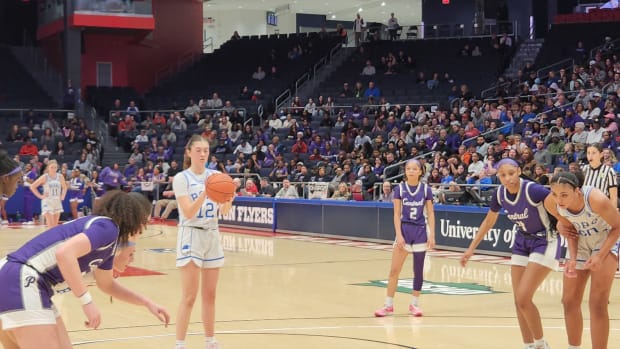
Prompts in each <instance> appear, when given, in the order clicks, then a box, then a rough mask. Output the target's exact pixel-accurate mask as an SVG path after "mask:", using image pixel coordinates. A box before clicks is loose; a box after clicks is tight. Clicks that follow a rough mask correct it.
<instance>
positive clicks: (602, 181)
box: [581, 143, 618, 206]
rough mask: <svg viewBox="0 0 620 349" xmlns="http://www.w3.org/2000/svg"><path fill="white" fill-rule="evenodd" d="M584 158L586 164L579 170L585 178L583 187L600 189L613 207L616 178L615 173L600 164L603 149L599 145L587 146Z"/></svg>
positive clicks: (616, 193) (615, 197)
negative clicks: (586, 159)
mask: <svg viewBox="0 0 620 349" xmlns="http://www.w3.org/2000/svg"><path fill="white" fill-rule="evenodd" d="M586 156H587V158H588V164H587V165H584V166H583V167H582V168H581V171H582V172H583V175H584V177H585V179H584V181H583V185H588V186H592V187H595V188H598V189H600V190H601V191H602V192H603V193H605V195H607V197H608V198H610V199H611V201H612V202H613V203H614V206H617V205H618V178H617V177H616V171H614V169H613V168H612V167H610V166H608V165H605V164H603V163H602V162H601V160H602V159H603V148H602V147H601V145H600V144H598V143H596V144H590V145H588V148H587V151H586Z"/></svg>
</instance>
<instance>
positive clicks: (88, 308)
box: [82, 302, 101, 330]
mask: <svg viewBox="0 0 620 349" xmlns="http://www.w3.org/2000/svg"><path fill="white" fill-rule="evenodd" d="M82 310H83V311H84V315H86V319H87V320H86V321H85V322H84V324H85V325H86V327H88V328H92V329H95V330H96V329H97V328H98V327H99V325H101V313H100V312H99V309H98V308H97V306H96V305H95V303H93V302H90V303H88V304H85V305H83V306H82Z"/></svg>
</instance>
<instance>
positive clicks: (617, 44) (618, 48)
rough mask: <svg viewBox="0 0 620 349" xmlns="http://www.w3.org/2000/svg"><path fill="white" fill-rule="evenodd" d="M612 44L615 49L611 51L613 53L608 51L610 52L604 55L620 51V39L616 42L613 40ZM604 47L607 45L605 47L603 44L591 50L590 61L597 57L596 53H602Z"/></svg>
mask: <svg viewBox="0 0 620 349" xmlns="http://www.w3.org/2000/svg"><path fill="white" fill-rule="evenodd" d="M611 43H612V45H613V47H614V49H613V50H611V51H608V52H602V53H603V54H612V53H615V52H618V51H620V38H617V39H615V40H612V42H611ZM603 46H605V45H604V44H602V45H598V46H596V47H594V48H593V49H591V50H590V57H589V59H594V56H596V53H597V52H598V51H601V49H602V48H603Z"/></svg>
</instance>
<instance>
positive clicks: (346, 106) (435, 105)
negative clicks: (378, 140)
mask: <svg viewBox="0 0 620 349" xmlns="http://www.w3.org/2000/svg"><path fill="white" fill-rule="evenodd" d="M388 105H389V106H394V105H400V106H401V108H403V111H404V107H406V106H409V107H412V109H413V108H415V107H421V106H422V107H425V108H428V110H427V111H428V112H431V109H432V108H438V107H439V102H429V103H386V104H339V105H333V106H330V107H328V109H329V111H330V113H331V114H330V116H333V115H336V114H337V113H338V111H339V110H340V109H345V110H346V109H352V108H354V107H360V108H368V107H370V108H381V107H383V106H386V107H387V106H388ZM305 108H306V107H283V108H282V109H279V110H280V111H282V112H287V111H290V110H304V109H305ZM316 109H317V111H318V110H323V107H321V106H319V105H317V106H316ZM334 111H335V112H334ZM412 113H413V114H415V113H417V110H415V111H414V110H412ZM398 118H400V116H398Z"/></svg>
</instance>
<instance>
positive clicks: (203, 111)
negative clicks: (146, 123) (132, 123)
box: [108, 107, 248, 124]
mask: <svg viewBox="0 0 620 349" xmlns="http://www.w3.org/2000/svg"><path fill="white" fill-rule="evenodd" d="M233 109H234V110H237V111H238V112H239V114H240V115H241V116H243V123H244V124H245V122H246V121H247V119H248V113H247V109H245V108H242V107H233ZM223 111H226V112H227V113H228V110H227V109H226V108H212V109H200V115H201V116H204V114H209V113H211V114H213V115H215V114H216V113H218V112H223ZM176 112H179V113H181V116H182V117H185V115H184V113H185V109H154V110H140V111H139V112H138V114H140V115H148V116H151V117H153V115H155V113H160V114H172V113H176ZM116 113H120V115H121V117H124V116H125V115H128V114H132V112H128V111H127V110H126V109H115V110H110V111H109V115H108V116H109V117H112V116H113V115H114V114H116Z"/></svg>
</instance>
